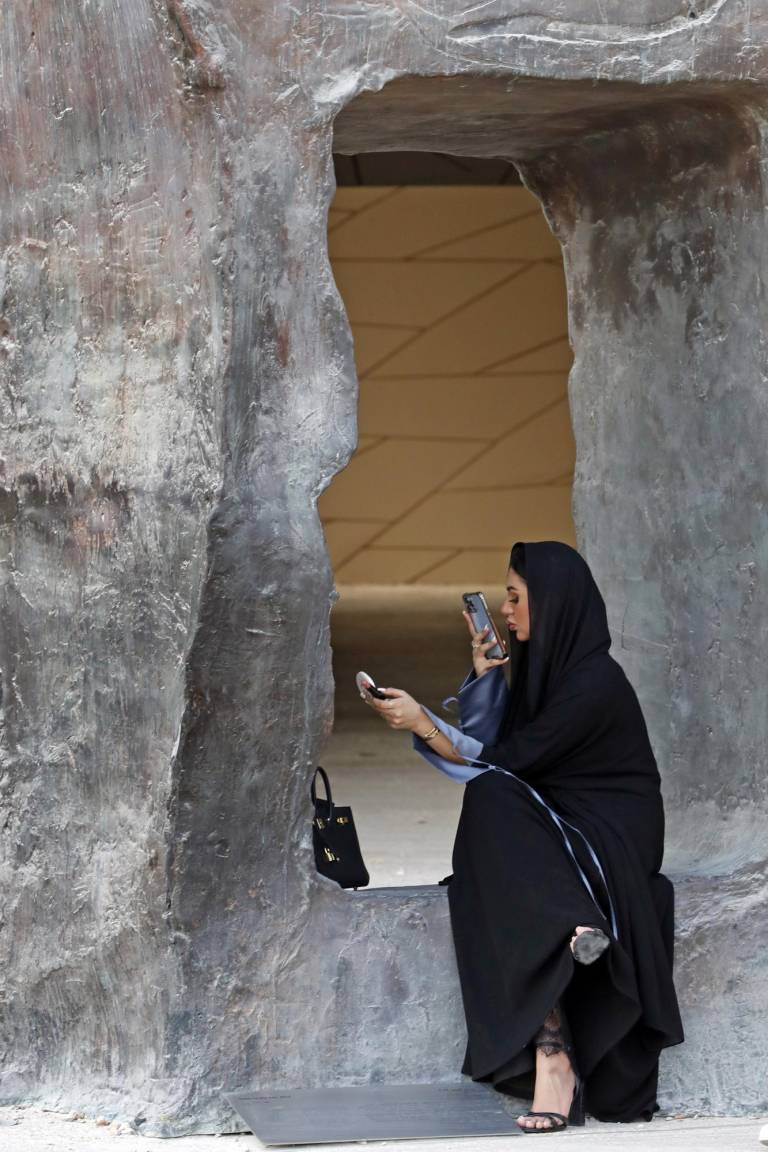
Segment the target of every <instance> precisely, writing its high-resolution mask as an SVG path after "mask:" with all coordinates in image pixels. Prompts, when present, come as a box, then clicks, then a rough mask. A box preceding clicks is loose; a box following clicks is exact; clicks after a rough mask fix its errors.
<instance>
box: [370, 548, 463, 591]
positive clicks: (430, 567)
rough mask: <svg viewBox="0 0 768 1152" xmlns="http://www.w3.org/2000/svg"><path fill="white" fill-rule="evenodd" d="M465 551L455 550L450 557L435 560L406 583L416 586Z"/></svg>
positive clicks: (461, 549)
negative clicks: (423, 578) (423, 577)
mask: <svg viewBox="0 0 768 1152" xmlns="http://www.w3.org/2000/svg"><path fill="white" fill-rule="evenodd" d="M379 551H381V549H379ZM443 551H445V549H443ZM463 551H464V549H463V548H454V550H453V552H451V553H450V554H449V555H448V556H442V557H441V558H440V559H439V560H435V561H434V562H433V563H431V564H428V565H427V566H426V568H422V569H421V570H420V571H419V572H416V573H414V575H413V576H411V577H410V578H409V579H408V580H405V581H404V583H405V584H415V583H416V581H417V580H421V578H422V576H428V575H429V573H430V572H434V571H435V569H436V568H440V567H442V565H443V564H449V563H450V562H451V560H455V559H456V557H457V556H461V553H462V552H463Z"/></svg>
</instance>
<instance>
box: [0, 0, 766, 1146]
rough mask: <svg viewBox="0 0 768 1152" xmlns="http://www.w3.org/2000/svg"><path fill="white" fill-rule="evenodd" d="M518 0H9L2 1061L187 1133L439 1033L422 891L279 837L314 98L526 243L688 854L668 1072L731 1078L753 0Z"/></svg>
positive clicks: (761, 1006) (442, 1013)
mask: <svg viewBox="0 0 768 1152" xmlns="http://www.w3.org/2000/svg"><path fill="white" fill-rule="evenodd" d="M544 9H545V6H544V5H540V6H536V5H533V6H532V5H531V4H530V3H525V4H524V3H522V2H518V0H490V2H489V3H487V4H486V5H484V6H483V7H482V8H478V7H477V6H475V5H469V4H467V3H458V2H453V0H421V2H420V3H418V4H417V3H411V2H409V0H391V2H388V3H385V2H379V0H370V2H366V0H339V2H337V3H333V2H331V0H326V2H325V3H317V4H300V3H299V4H290V5H289V4H287V3H273V4H270V3H268V2H264V3H260V4H254V3H253V2H246V0H220V2H219V3H218V4H215V5H214V4H213V3H209V2H207V0H168V3H167V4H165V3H163V2H162V0H156V2H151V0H129V2H127V3H120V4H117V3H109V2H107V0H96V2H94V3H92V4H88V5H85V4H82V3H79V2H76V0H64V2H57V3H54V0H37V2H36V3H34V4H33V5H29V4H28V3H26V0H25V2H24V3H22V0H15V2H12V3H8V4H6V5H5V8H4V13H3V15H4V20H3V26H2V30H1V31H0V52H1V53H2V70H1V75H0V108H1V109H2V129H3V135H2V143H1V144H0V147H1V148H2V161H3V163H2V172H3V181H2V185H1V186H0V196H1V197H2V201H1V204H2V211H1V219H2V237H1V238H0V253H1V255H0V259H1V261H2V263H0V302H1V303H0V356H1V357H2V388H1V389H0V421H2V429H3V437H2V456H3V476H2V481H3V500H2V516H3V520H2V525H3V526H2V536H1V540H2V549H3V563H2V594H1V599H0V619H1V620H2V628H1V629H0V664H1V665H2V687H3V715H2V721H3V730H2V740H3V744H2V763H1V767H0V771H1V775H0V789H1V790H2V804H3V809H4V816H3V837H2V841H1V842H0V851H1V852H2V860H3V872H2V877H3V886H4V893H3V901H2V906H3V921H2V934H1V935H0V972H1V973H2V975H1V976H0V981H1V982H2V983H0V1004H1V1005H2V1045H0V1095H1V1096H2V1098H3V1099H4V1100H13V1099H27V1098H35V1099H38V1100H43V1101H49V1102H54V1101H57V1102H59V1103H63V1104H66V1105H67V1106H68V1107H77V1108H80V1109H86V1110H93V1111H95V1112H102V1113H104V1114H106V1115H108V1116H109V1117H118V1118H121V1119H123V1118H124V1119H135V1118H139V1119H140V1120H141V1119H143V1121H144V1123H143V1130H144V1131H148V1132H165V1133H181V1132H186V1131H194V1130H205V1129H208V1130H210V1129H211V1128H217V1127H218V1128H222V1129H223V1128H227V1127H229V1126H232V1124H233V1123H234V1121H233V1119H232V1117H231V1115H230V1114H229V1112H228V1109H227V1108H226V1106H225V1105H224V1104H223V1103H222V1101H221V1099H220V1097H219V1095H218V1093H219V1090H220V1089H221V1088H222V1087H223V1086H227V1087H236V1086H245V1085H251V1086H253V1087H264V1088H267V1087H271V1086H277V1085H281V1084H286V1083H288V1084H299V1083H302V1084H307V1085H313V1084H321V1083H324V1082H335V1083H350V1082H354V1081H355V1080H356V1079H357V1080H361V1081H365V1080H369V1079H391V1080H396V1079H405V1078H410V1077H414V1078H416V1077H417V1076H418V1077H419V1078H421V1077H423V1076H424V1074H425V1070H428V1073H429V1075H431V1076H433V1077H434V1078H436V1079H437V1078H440V1077H446V1078H448V1077H451V1076H457V1075H458V1066H459V1057H460V1051H461V1046H462V1043H463V1037H462V1029H461V1010H460V1004H459V1000H458V992H457V984H456V979H455V974H454V970H453V958H452V955H451V946H450V939H449V932H448V921H447V908H446V905H445V898H444V893H443V892H441V891H415V892H414V891H408V890H401V891H397V890H388V891H380V892H371V893H360V894H357V895H354V894H344V893H341V892H339V891H337V890H336V889H335V888H331V887H329V886H328V885H327V884H326V883H325V882H321V881H320V880H318V879H316V878H315V877H313V875H312V873H311V869H310V853H309V846H308V837H307V806H306V801H305V790H306V783H307V779H308V776H309V771H310V766H311V764H312V763H313V761H314V760H315V759H316V758H317V756H318V754H319V751H320V749H321V748H322V745H323V741H324V740H325V738H326V736H327V733H328V730H329V726H330V722H331V716H330V713H331V705H332V683H331V678H330V652H329V648H328V611H329V604H330V601H331V598H332V575H331V572H330V570H329V566H328V563H327V559H326V555H325V551H324V544H323V538H322V533H321V530H320V526H319V522H318V518H317V514H316V511H315V507H314V501H315V499H316V497H317V495H318V493H319V492H320V491H321V490H322V489H323V487H324V486H325V485H326V484H327V483H328V482H329V480H330V478H331V477H332V475H333V474H334V473H335V472H336V471H337V470H338V469H339V468H340V467H341V466H343V464H344V463H345V462H346V461H347V459H348V458H349V455H350V453H351V452H352V450H353V447H354V442H355V403H356V395H355V383H354V373H353V368H352V362H353V361H352V347H351V340H350V334H349V328H348V325H347V322H346V319H345V316H344V314H343V310H342V308H341V304H340V300H339V296H338V294H337V292H336V289H335V286H334V283H333V279H332V276H331V274H330V268H329V265H328V261H327V254H326V211H327V206H328V202H329V199H330V195H331V191H332V188H331V184H332V166H331V159H330V157H331V148H332V144H333V138H334V117H336V116H338V119H337V123H336V147H337V148H338V149H340V150H342V151H348V152H352V151H355V150H360V149H363V150H366V149H368V150H371V149H377V148H397V149H400V150H407V149H411V148H424V147H429V148H434V149H436V150H442V151H453V152H456V153H462V152H464V153H469V154H474V155H479V156H482V155H499V154H500V155H505V156H510V157H512V158H514V159H517V160H519V161H520V166H521V170H522V173H523V177H524V179H525V180H526V182H527V183H528V185H529V186H530V187H531V188H532V189H533V190H534V191H535V192H536V193H537V194H538V195H539V196H540V197H541V199H542V202H543V204H544V206H545V209H546V211H547V213H548V216H549V219H550V221H551V223H552V225H553V227H554V228H555V230H556V232H557V233H558V235H559V236H560V238H561V240H562V242H563V244H564V248H565V254H566V271H567V277H568V287H569V294H570V309H571V330H572V340H573V344H574V349H575V357H576V359H575V366H574V371H573V375H572V379H571V385H570V389H571V403H572V409H573V418H574V428H575V434H576V441H577V451H578V458H577V481H576V492H575V514H576V523H577V528H578V532H579V539H580V543H581V545H582V547H583V548H584V550H585V552H586V555H587V557H588V559H589V560H590V562H591V563H592V564H593V565H594V568H595V571H596V574H597V576H598V579H599V581H600V583H601V586H602V587H603V588H604V589H605V591H606V594H607V599H608V602H609V608H610V613H611V622H612V625H613V627H614V630H615V634H616V636H617V639H618V649H619V651H620V654H621V656H622V659H623V660H625V661H626V664H627V667H628V669H629V670H630V673H631V674H632V676H633V678H634V680H635V682H636V683H637V684H638V686H639V688H640V691H641V695H642V698H643V703H644V704H645V706H646V709H647V713H648V716H649V721H650V723H651V726H652V729H653V737H654V741H655V745H656V748H657V750H658V753H659V758H660V761H661V764H662V769H663V771H664V776H665V781H666V789H667V794H668V796H669V798H670V808H671V819H670V826H671V841H672V846H673V853H672V855H673V858H674V863H675V867H676V869H677V870H678V871H679V872H680V873H681V874H682V873H685V874H686V875H688V876H689V879H687V880H685V881H684V882H683V883H682V885H681V889H680V900H679V917H680V982H681V988H682V992H683V997H684V1008H685V1015H686V1022H687V1026H688V1034H689V1044H688V1045H687V1047H686V1048H684V1049H682V1050H681V1051H680V1052H676V1053H673V1054H670V1056H669V1058H668V1059H667V1061H666V1062H665V1067H664V1082H663V1086H662V1092H663V1099H664V1101H665V1102H666V1103H667V1104H669V1105H671V1106H674V1107H675V1108H681V1107H683V1108H685V1107H687V1108H706V1109H708V1110H711V1111H722V1110H726V1109H732V1110H738V1109H742V1108H755V1107H758V1106H760V1103H761V1102H762V1105H763V1106H764V1105H765V1095H764V1094H765V1085H764V1078H763V1075H762V1068H763V1067H764V1062H765V1056H766V1049H765V1037H764V1029H761V1028H760V1026H759V1021H760V1018H761V1016H762V1017H763V1018H764V1015H765V1008H766V1004H765V996H766V991H765V989H766V987H768V984H767V983H766V980H765V963H766V961H765V956H766V942H767V941H766V929H765V923H766V918H765V911H766V908H765V904H766V898H765V877H764V868H765V856H766V852H765V842H764V837H762V838H761V837H760V832H761V829H762V823H761V821H764V817H765V775H764V765H765V740H766V710H765V705H764V691H763V684H764V665H763V663H762V662H761V660H760V652H759V645H760V643H761V640H762V638H763V637H764V636H765V634H766V628H767V627H768V619H767V617H768V608H767V607H766V601H765V595H764V591H761V585H760V578H761V577H762V578H763V581H764V577H765V571H766V563H767V561H768V556H766V550H767V549H768V536H767V534H766V520H765V500H766V468H765V444H766V441H767V440H768V435H767V433H768V413H767V412H766V388H765V374H766V350H765V340H764V336H763V311H764V292H765V288H764V285H765V277H766V271H765V269H766V259H765V239H764V236H765V231H764V223H763V221H764V203H765V193H764V186H763V172H764V164H765V146H764V117H763V111H762V100H763V96H762V88H761V85H762V84H763V83H764V81H765V79H766V76H768V5H766V4H765V2H764V0H759V2H752V3H748V2H747V0H710V2H709V3H702V4H696V5H695V7H694V6H693V5H692V4H688V3H682V2H677V0H644V2H643V3H632V4H630V3H629V0H607V2H606V0H603V2H602V3H597V2H594V3H593V2H591V0H570V2H569V3H567V4H566V3H564V2H561V3H558V4H555V5H548V6H546V11H545V10H544ZM385 85H386V86H385ZM379 89H381V91H380V92H379V91H378V90H379ZM342 109H343V111H342Z"/></svg>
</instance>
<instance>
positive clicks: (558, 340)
mask: <svg viewBox="0 0 768 1152" xmlns="http://www.w3.org/2000/svg"><path fill="white" fill-rule="evenodd" d="M567 339H568V333H567V332H564V333H563V334H562V335H560V336H555V337H553V338H552V339H551V340H542V342H541V344H532V345H531V346H530V347H529V348H524V349H523V350H522V352H515V354H514V355H513V356H504V357H503V359H501V360H494V362H493V363H492V364H486V365H485V366H484V367H483V368H481V369H480V371H479V373H477V375H483V374H486V373H487V374H490V373H492V372H493V370H494V368H498V367H500V366H501V365H502V364H514V362H515V360H522V358H523V356H532V355H533V353H534V352H543V351H544V349H545V348H552V347H554V345H555V344H562V342H563V340H567ZM561 371H563V372H564V371H565V369H564V368H563V369H561ZM499 375H500V376H505V375H506V373H505V372H500V373H499ZM550 375H557V373H550Z"/></svg>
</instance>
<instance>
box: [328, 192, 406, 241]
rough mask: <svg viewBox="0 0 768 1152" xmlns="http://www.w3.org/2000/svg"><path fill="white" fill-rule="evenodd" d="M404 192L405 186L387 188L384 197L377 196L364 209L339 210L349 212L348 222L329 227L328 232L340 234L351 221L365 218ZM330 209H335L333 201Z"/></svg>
mask: <svg viewBox="0 0 768 1152" xmlns="http://www.w3.org/2000/svg"><path fill="white" fill-rule="evenodd" d="M404 190H405V189H404V186H403V185H396V186H395V187H394V188H387V189H386V190H385V191H384V192H383V193H382V195H381V196H377V197H376V199H375V200H369V201H368V203H367V204H364V205H363V207H362V208H351V209H349V210H348V209H346V208H337V209H336V211H337V212H346V211H349V217H348V218H347V219H346V220H341V221H340V222H339V223H338V224H334V225H332V226H331V227H329V229H328V231H329V232H338V231H339V229H341V228H344V227H345V226H346V225H347V224H349V221H350V220H357V218H358V217H359V216H364V215H365V214H366V212H371V211H373V209H374V208H378V207H379V205H380V204H383V203H384V201H385V200H393V199H394V197H395V196H397V195H398V194H399V193H400V192H403V191H404ZM328 208H329V209H330V208H333V201H331V203H330V204H329V205H328Z"/></svg>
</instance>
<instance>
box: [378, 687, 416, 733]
mask: <svg viewBox="0 0 768 1152" xmlns="http://www.w3.org/2000/svg"><path fill="white" fill-rule="evenodd" d="M381 691H382V692H386V693H387V699H386V700H377V699H376V697H375V696H369V697H368V699H367V700H366V704H369V705H370V707H371V708H373V710H374V711H375V712H378V714H379V716H381V718H382V720H386V722H387V724H389V726H390V728H399V729H401V730H402V729H405V731H411V732H412V731H413V730H414V729H415V727H416V725H417V724H418V723H419V721H420V720H421V719H423V713H422V711H421V704H419V703H418V701H416V700H414V698H413V696H409V695H408V693H407V692H403V691H402V689H401V688H382V689H381Z"/></svg>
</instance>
